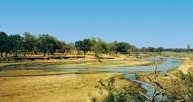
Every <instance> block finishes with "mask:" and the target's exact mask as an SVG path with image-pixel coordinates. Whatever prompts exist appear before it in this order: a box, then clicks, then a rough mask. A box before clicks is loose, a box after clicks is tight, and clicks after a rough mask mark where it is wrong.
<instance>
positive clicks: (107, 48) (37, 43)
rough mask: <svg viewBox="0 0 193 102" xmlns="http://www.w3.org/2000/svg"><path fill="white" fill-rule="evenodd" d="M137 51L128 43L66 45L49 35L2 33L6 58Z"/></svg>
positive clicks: (97, 41)
mask: <svg viewBox="0 0 193 102" xmlns="http://www.w3.org/2000/svg"><path fill="white" fill-rule="evenodd" d="M134 49H137V48H136V47H135V46H134V45H131V44H129V43H127V42H118V41H114V42H110V43H108V42H105V41H103V40H102V39H100V38H86V39H83V40H78V41H75V42H74V43H66V42H65V41H61V40H58V39H57V38H56V37H54V36H51V35H49V34H41V35H38V36H35V35H33V34H31V33H28V32H25V33H24V34H22V35H21V34H14V35H10V34H7V33H5V32H0V53H1V57H4V56H10V55H12V56H18V53H23V55H24V56H26V54H27V53H32V54H38V53H43V55H44V56H46V55H47V54H51V55H54V54H55V53H56V52H57V53H67V52H72V51H75V52H77V53H79V54H81V53H83V54H87V53H88V52H94V53H95V55H96V56H97V55H99V54H101V53H116V54H117V53H123V54H126V53H128V51H129V50H134Z"/></svg>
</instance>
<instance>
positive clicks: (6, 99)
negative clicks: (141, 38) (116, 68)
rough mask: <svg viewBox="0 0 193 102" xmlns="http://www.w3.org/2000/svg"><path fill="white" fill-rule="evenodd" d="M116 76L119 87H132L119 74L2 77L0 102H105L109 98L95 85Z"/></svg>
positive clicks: (0, 81)
mask: <svg viewBox="0 0 193 102" xmlns="http://www.w3.org/2000/svg"><path fill="white" fill-rule="evenodd" d="M113 76H117V77H116V84H117V86H124V85H127V86H130V85H131V83H130V82H129V81H127V80H124V79H122V78H120V76H119V74H117V73H114V74H112V73H111V74H110V73H96V74H65V75H54V76H31V77H0V102H90V99H89V96H96V97H97V101H98V102H101V100H102V99H103V98H104V97H105V95H100V94H99V92H98V90H97V89H96V88H95V86H96V85H97V83H98V81H99V80H100V79H102V80H106V79H108V78H110V77H113Z"/></svg>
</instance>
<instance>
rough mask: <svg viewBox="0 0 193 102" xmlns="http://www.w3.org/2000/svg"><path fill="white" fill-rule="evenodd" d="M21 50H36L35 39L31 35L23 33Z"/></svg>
mask: <svg viewBox="0 0 193 102" xmlns="http://www.w3.org/2000/svg"><path fill="white" fill-rule="evenodd" d="M23 50H24V51H26V52H33V51H35V50H37V38H36V37H35V36H34V35H32V34H31V33H28V32H26V33H24V41H23Z"/></svg>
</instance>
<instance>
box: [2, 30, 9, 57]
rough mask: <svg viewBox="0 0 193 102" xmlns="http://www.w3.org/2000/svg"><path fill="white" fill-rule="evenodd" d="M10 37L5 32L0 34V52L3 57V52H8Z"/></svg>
mask: <svg viewBox="0 0 193 102" xmlns="http://www.w3.org/2000/svg"><path fill="white" fill-rule="evenodd" d="M7 41H8V35H7V34H6V33H5V32H0V52H1V57H3V52H5V51H6V50H7V47H8V46H7V43H8V42H7Z"/></svg>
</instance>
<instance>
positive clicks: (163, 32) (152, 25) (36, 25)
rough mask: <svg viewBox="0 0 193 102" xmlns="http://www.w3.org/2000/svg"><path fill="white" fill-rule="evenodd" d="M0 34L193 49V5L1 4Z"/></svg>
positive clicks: (173, 1)
mask: <svg viewBox="0 0 193 102" xmlns="http://www.w3.org/2000/svg"><path fill="white" fill-rule="evenodd" d="M0 13H1V15H0V31H5V32H7V33H12V34H15V33H23V32H32V33H34V34H42V33H48V34H52V35H54V36H56V37H58V38H59V39H61V40H64V41H68V42H72V41H75V40H79V39H83V38H87V37H100V38H102V39H104V40H107V41H114V40H118V41H127V42H129V43H131V44H134V45H136V46H138V47H142V46H154V47H159V46H163V47H172V48H174V47H186V46H187V44H191V45H192V46H193V0H0Z"/></svg>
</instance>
